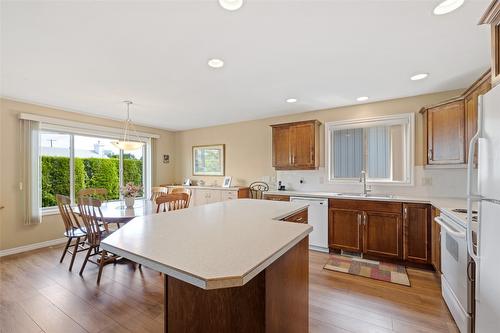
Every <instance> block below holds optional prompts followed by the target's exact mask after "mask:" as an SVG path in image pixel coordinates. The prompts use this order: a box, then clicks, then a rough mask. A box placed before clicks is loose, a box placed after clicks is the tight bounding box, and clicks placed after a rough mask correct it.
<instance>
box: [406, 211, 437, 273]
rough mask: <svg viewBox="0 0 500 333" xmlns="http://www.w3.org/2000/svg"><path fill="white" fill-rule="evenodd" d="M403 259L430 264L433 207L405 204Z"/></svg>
mask: <svg viewBox="0 0 500 333" xmlns="http://www.w3.org/2000/svg"><path fill="white" fill-rule="evenodd" d="M403 234H404V235H403V239H404V245H403V259H404V260H407V261H412V262H417V263H422V264H428V263H430V261H431V257H430V255H431V242H430V236H431V207H430V205H427V204H417V203H405V204H403Z"/></svg>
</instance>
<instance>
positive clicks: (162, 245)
mask: <svg viewBox="0 0 500 333" xmlns="http://www.w3.org/2000/svg"><path fill="white" fill-rule="evenodd" d="M306 207H307V204H304V203H290V202H275V201H268V200H252V199H239V200H229V201H224V202H217V203H213V204H209V205H202V206H196V207H191V208H188V209H182V210H178V211H172V212H166V213H160V214H154V215H148V216H143V217H137V218H135V219H133V220H132V221H130V222H129V223H127V224H126V225H125V226H123V227H122V228H120V229H119V230H117V231H115V232H114V233H113V234H111V235H110V236H109V237H107V238H106V239H104V240H103V241H102V242H101V247H102V248H103V249H104V250H107V251H110V252H112V253H115V254H117V255H120V256H123V257H125V258H128V259H130V260H133V261H135V262H137V263H140V264H143V265H144V266H147V267H150V268H152V269H155V270H158V271H160V272H162V273H165V274H167V275H169V276H172V277H174V278H177V279H179V280H182V281H185V282H188V283H190V284H193V285H195V286H198V287H200V288H203V289H218V288H227V287H237V286H242V285H244V284H245V283H246V282H248V281H250V280H251V279H252V278H253V277H255V276H256V275H257V274H259V273H260V272H261V271H263V270H264V269H266V268H267V267H268V266H269V265H270V264H272V263H273V262H274V261H275V260H276V259H278V258H279V257H281V256H282V255H283V254H284V253H286V252H287V251H288V250H290V249H291V248H292V247H293V246H295V245H296V244H297V243H299V242H300V241H301V240H302V239H304V238H305V237H307V235H308V234H309V233H310V232H311V231H312V227H311V226H310V225H307V224H300V223H293V222H283V221H279V220H280V219H281V218H284V217H286V216H289V215H291V214H293V213H295V212H298V211H300V210H302V209H304V208H306Z"/></svg>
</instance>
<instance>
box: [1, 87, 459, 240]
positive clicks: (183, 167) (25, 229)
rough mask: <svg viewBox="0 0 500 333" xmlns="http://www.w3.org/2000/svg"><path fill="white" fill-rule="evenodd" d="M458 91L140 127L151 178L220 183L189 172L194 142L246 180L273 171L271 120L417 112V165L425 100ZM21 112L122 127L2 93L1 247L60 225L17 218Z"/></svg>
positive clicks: (52, 233) (56, 230) (54, 220)
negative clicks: (187, 126)
mask: <svg viewBox="0 0 500 333" xmlns="http://www.w3.org/2000/svg"><path fill="white" fill-rule="evenodd" d="M459 93H460V91H449V92H443V93H437V94H429V95H422V96H415V97H408V98H401V99H395V100H390V101H383V102H376V103H369V104H362V105H355V106H350V107H340V108H335V109H330V110H321V111H311V112H304V113H299V114H295V115H288V116H282V117H273V118H268V119H262V120H255V121H247V122H241V123H235V124H229V125H223V126H216V127H209V128H202V129H195V130H189V131H182V132H175V133H174V132H168V131H164V130H158V129H153V128H146V127H138V130H142V131H145V132H151V133H157V134H159V135H160V139H158V140H155V142H154V143H153V175H152V176H153V177H152V178H153V184H161V183H172V182H174V181H177V182H180V181H182V179H183V178H184V177H190V178H192V179H195V180H199V179H205V180H206V181H207V183H208V184H211V183H213V182H217V183H218V184H221V183H222V177H204V178H203V177H193V176H192V171H191V170H192V169H191V149H192V146H195V145H204V144H219V143H223V144H225V145H226V175H230V176H232V177H233V183H234V184H239V185H247V184H248V183H250V182H252V181H255V180H260V179H262V177H265V176H274V175H275V171H274V168H273V167H272V166H271V163H272V162H271V160H272V156H271V128H270V127H269V125H271V124H277V123H284V122H291V121H299V120H306V119H318V120H319V121H320V122H322V123H325V122H329V121H336V120H346V119H354V118H365V117H373V116H380V115H390V114H397V113H407V112H416V113H417V117H416V147H415V148H416V149H415V161H416V165H422V156H423V153H422V141H423V140H422V117H421V116H420V115H418V111H419V109H420V108H421V107H422V106H423V105H427V104H432V103H435V102H439V101H442V100H445V99H447V98H451V97H454V96H456V95H458V94H459ZM21 112H26V113H32V114H39V115H44V116H49V117H56V118H61V119H70V120H74V121H81V122H85V123H89V124H97V125H102V124H103V123H104V124H105V125H106V126H110V127H117V128H120V127H121V126H122V124H121V123H120V122H117V121H112V120H108V119H102V118H98V117H91V116H87V115H82V114H77V113H70V112H66V111H63V110H58V109H54V108H48V107H42V106H37V105H33V104H27V103H20V102H15V101H11V100H6V99H0V130H1V132H0V156H1V160H0V180H1V183H0V185H1V188H0V206H4V207H5V208H4V209H2V210H0V250H3V249H9V248H13V247H18V246H22V245H27V244H32V243H39V242H43V241H47V240H52V239H57V238H61V236H62V232H63V228H62V222H61V221H60V217H59V216H58V215H52V216H45V217H44V219H43V223H41V224H39V225H31V226H25V225H23V222H22V220H21V216H22V212H21V211H20V204H19V197H20V194H19V190H18V182H19V173H18V170H19V169H20V164H19V161H18V149H19V147H18V138H19V121H18V114H19V113H21ZM320 133H321V138H320V147H321V149H320V151H321V154H320V163H321V166H324V127H323V126H321V128H320ZM163 154H170V156H171V163H170V164H163V163H162V156H163Z"/></svg>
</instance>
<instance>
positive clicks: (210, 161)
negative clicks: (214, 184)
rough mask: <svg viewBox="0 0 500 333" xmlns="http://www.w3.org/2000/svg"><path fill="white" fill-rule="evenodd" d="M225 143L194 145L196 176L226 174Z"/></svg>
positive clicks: (194, 169)
mask: <svg viewBox="0 0 500 333" xmlns="http://www.w3.org/2000/svg"><path fill="white" fill-rule="evenodd" d="M224 159H225V152H224V145H223V144H221V145H207V146H194V147H193V162H192V163H193V175H194V176H224Z"/></svg>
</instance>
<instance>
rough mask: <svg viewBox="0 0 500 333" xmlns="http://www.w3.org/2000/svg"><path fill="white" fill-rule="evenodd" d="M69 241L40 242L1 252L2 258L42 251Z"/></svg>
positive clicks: (65, 239) (61, 239)
mask: <svg viewBox="0 0 500 333" xmlns="http://www.w3.org/2000/svg"><path fill="white" fill-rule="evenodd" d="M67 241H68V239H67V238H66V237H63V238H57V239H52V240H48V241H45V242H40V243H34V244H28V245H23V246H18V247H12V248H10V249H5V250H2V251H0V257H5V256H10V255H12V254H17V253H22V252H28V251H32V250H37V249H41V248H44V247H49V246H54V245H59V244H64V243H66V242H67Z"/></svg>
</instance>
